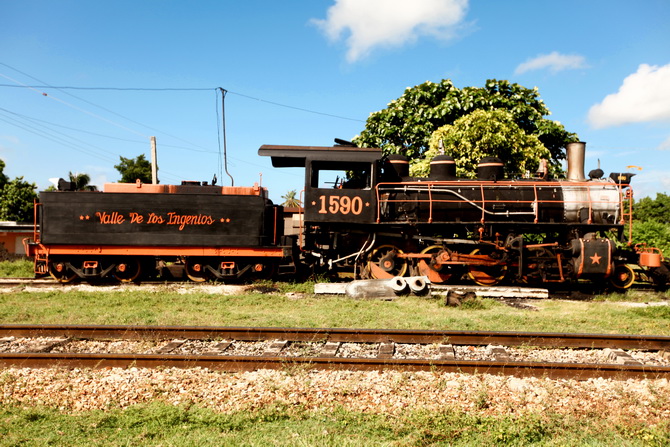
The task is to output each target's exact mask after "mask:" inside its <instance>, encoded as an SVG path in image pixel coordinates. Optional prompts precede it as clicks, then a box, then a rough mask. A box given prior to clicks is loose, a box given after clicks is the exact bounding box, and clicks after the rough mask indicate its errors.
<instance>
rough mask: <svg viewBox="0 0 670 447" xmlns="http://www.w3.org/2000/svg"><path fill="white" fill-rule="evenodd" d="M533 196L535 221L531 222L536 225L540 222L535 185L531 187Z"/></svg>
mask: <svg viewBox="0 0 670 447" xmlns="http://www.w3.org/2000/svg"><path fill="white" fill-rule="evenodd" d="M533 194H534V195H535V201H534V202H533V204H534V205H535V206H534V207H533V208H535V219H534V220H533V222H534V223H538V222H539V221H540V201H539V200H538V199H537V185H533Z"/></svg>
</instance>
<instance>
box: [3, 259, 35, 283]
mask: <svg viewBox="0 0 670 447" xmlns="http://www.w3.org/2000/svg"><path fill="white" fill-rule="evenodd" d="M33 275H34V272H33V261H32V260H30V259H21V260H17V261H1V262H0V278H32V277H33Z"/></svg>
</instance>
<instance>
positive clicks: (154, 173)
mask: <svg viewBox="0 0 670 447" xmlns="http://www.w3.org/2000/svg"><path fill="white" fill-rule="evenodd" d="M157 158H158V156H157V155H156V137H151V184H152V185H157V184H158V162H157Z"/></svg>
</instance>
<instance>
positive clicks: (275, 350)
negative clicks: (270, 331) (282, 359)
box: [262, 340, 288, 357]
mask: <svg viewBox="0 0 670 447" xmlns="http://www.w3.org/2000/svg"><path fill="white" fill-rule="evenodd" d="M286 346H288V340H275V341H274V342H273V343H272V344H271V345H270V346H269V347H268V348H267V349H266V350H265V351H264V352H263V354H262V355H263V357H276V356H278V355H279V353H280V352H281V351H282V350H283V349H284V348H285V347H286Z"/></svg>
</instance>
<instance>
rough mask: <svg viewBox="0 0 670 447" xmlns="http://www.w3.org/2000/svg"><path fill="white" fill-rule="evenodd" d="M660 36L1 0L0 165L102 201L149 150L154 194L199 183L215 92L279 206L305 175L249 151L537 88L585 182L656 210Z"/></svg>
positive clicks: (606, 14)
mask: <svg viewBox="0 0 670 447" xmlns="http://www.w3.org/2000/svg"><path fill="white" fill-rule="evenodd" d="M669 22H670V2H668V1H667V0H643V1H639V2H631V1H620V0H607V1H604V0H590V1H583V0H579V1H572V0H564V1H561V2H549V1H543V2H541V1H536V0H534V1H531V0H509V1H493V0H491V1H468V0H412V1H402V0H294V1H285V2H276V1H259V0H245V1H243V2H242V1H238V2H233V1H224V0H221V1H206V0H202V1H192V2H186V1H176V0H172V1H158V0H155V1H154V0H143V1H137V0H134V1H123V0H117V1H114V2H111V1H108V2H103V1H79V0H71V1H68V0H59V1H36V0H22V1H10V0H0V84H2V86H0V158H1V159H3V160H4V161H5V163H6V164H7V167H6V169H5V173H6V174H7V175H9V176H10V177H12V178H13V177H16V176H24V178H25V179H26V180H28V181H31V182H35V183H37V185H38V186H39V187H40V189H43V188H45V187H46V186H48V185H49V184H50V183H49V181H48V179H49V178H52V177H66V176H67V174H68V172H69V171H72V172H83V173H87V174H89V175H90V176H91V177H92V183H94V184H97V185H99V186H101V185H102V184H104V183H105V182H109V181H116V180H118V179H119V174H118V172H117V171H116V170H115V169H114V165H115V164H117V163H118V161H119V156H124V157H129V158H132V157H136V156H137V155H139V154H141V153H144V154H146V156H147V158H149V155H150V152H149V150H150V143H149V137H150V136H156V137H157V141H158V157H159V163H158V164H159V169H160V170H159V178H160V180H161V182H162V183H178V182H180V181H181V180H211V178H212V176H213V174H215V173H217V175H219V170H220V168H219V153H220V143H219V130H218V128H219V125H218V124H219V121H218V117H217V112H218V113H219V114H220V103H218V102H217V96H216V91H215V88H217V87H222V88H224V89H226V90H227V91H228V94H227V96H226V102H225V107H226V130H227V151H228V155H229V162H228V168H229V171H230V172H231V173H232V175H233V177H234V178H235V185H240V186H241V185H251V184H253V183H254V182H258V181H259V179H260V174H261V173H262V183H263V185H264V186H267V187H268V188H270V191H271V197H272V198H273V199H274V200H275V201H280V196H281V195H282V194H284V193H285V192H286V191H288V190H290V189H297V190H300V189H301V188H302V182H303V176H302V172H301V171H298V170H286V169H273V168H272V167H271V165H270V160H268V159H266V158H264V157H259V156H258V155H257V151H258V148H259V147H260V146H261V145H263V144H286V145H314V146H321V145H324V146H325V145H331V144H332V142H333V138H336V137H337V138H343V139H351V138H353V137H354V136H355V135H357V134H358V133H359V132H360V131H361V130H362V129H364V126H365V120H366V118H367V117H368V115H369V114H370V113H372V112H374V111H377V110H380V109H383V108H384V107H385V106H386V104H387V103H388V102H390V101H391V100H393V99H395V98H397V97H399V96H400V95H401V94H402V93H403V91H404V89H405V88H406V87H411V86H414V85H417V84H420V83H423V82H425V81H427V80H430V81H434V82H438V81H439V80H440V79H444V78H448V79H451V80H452V81H453V82H454V84H455V85H456V86H457V87H459V88H462V87H466V86H483V85H484V82H485V80H486V79H490V78H496V79H508V80H510V81H512V82H517V83H519V84H521V85H523V86H525V87H529V88H532V87H538V89H539V92H540V95H541V97H542V99H543V100H544V101H545V103H546V105H547V106H548V108H549V109H550V110H551V111H552V115H551V118H552V119H554V120H557V121H560V122H561V123H563V124H564V125H565V127H566V128H567V129H568V130H569V131H571V132H576V133H577V134H579V136H580V137H581V139H582V140H583V141H586V142H587V151H588V158H587V168H586V170H587V171H588V170H590V169H593V168H595V167H596V164H597V160H598V159H600V162H601V166H602V168H603V170H605V171H606V172H611V171H626V170H631V169H633V170H634V171H635V172H637V173H638V175H637V177H635V179H634V183H633V186H634V188H635V190H636V196H637V197H641V196H644V195H652V196H653V195H654V194H655V192H667V191H670V173H669V172H668V168H669V167H670V26H668V23H669ZM40 85H50V86H60V87H63V86H68V87H78V88H79V89H45V88H40V87H31V86H40ZM95 87H104V88H115V89H189V90H180V91H175V90H107V89H105V90H95V89H93V90H88V89H87V88H95ZM45 93H46V96H45ZM630 165H635V166H639V167H641V168H642V170H638V169H636V168H630V169H629V168H627V166H630ZM219 178H220V181H219V184H221V183H223V184H230V181H229V179H227V178H221V176H220V175H219Z"/></svg>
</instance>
